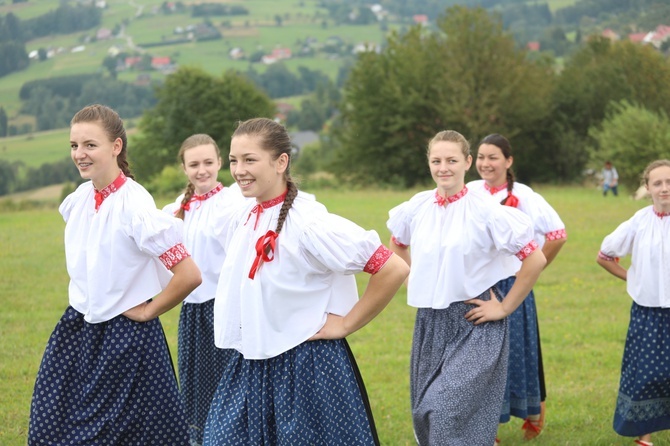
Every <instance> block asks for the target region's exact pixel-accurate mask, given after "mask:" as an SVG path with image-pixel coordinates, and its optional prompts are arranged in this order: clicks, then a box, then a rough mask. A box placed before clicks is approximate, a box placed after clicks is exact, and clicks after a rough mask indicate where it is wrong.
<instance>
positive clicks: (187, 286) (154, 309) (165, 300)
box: [145, 257, 202, 320]
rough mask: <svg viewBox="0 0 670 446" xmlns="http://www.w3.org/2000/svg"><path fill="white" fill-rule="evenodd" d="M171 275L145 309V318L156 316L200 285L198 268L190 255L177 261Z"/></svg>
mask: <svg viewBox="0 0 670 446" xmlns="http://www.w3.org/2000/svg"><path fill="white" fill-rule="evenodd" d="M171 271H172V273H173V276H172V279H170V282H168V284H167V286H166V287H165V289H163V291H161V292H160V293H159V294H158V295H156V296H155V297H154V298H153V300H152V301H151V302H149V304H147V307H146V309H145V314H146V316H147V320H150V319H153V318H156V317H158V316H160V315H161V314H163V313H165V312H167V311H169V310H171V309H172V308H174V307H175V306H177V305H178V304H179V303H180V302H181V301H183V300H184V299H185V298H186V296H188V295H189V294H190V293H191V292H192V291H193V290H194V289H195V288H197V287H198V285H200V283H201V282H202V278H201V276H200V270H199V269H198V267H197V266H196V264H195V262H194V261H193V259H192V258H191V257H187V258H186V259H184V260H182V261H181V262H179V263H177V264H176V265H175V266H173V267H172V269H171Z"/></svg>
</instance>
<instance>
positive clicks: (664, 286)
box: [599, 206, 670, 308]
mask: <svg viewBox="0 0 670 446" xmlns="http://www.w3.org/2000/svg"><path fill="white" fill-rule="evenodd" d="M628 254H630V255H631V265H630V268H628V275H627V279H626V289H627V291H628V294H629V295H630V296H631V297H632V298H633V300H634V301H635V302H636V303H637V304H638V305H642V306H644V307H660V308H670V216H667V215H666V216H659V215H657V214H656V213H655V212H654V208H653V206H647V207H645V208H643V209H640V210H639V211H637V212H636V213H635V215H633V217H631V218H630V220H628V221H625V222H623V223H621V224H620V225H619V227H618V228H616V229H615V230H614V232H612V233H611V234H610V235H608V236H607V237H605V239H604V240H603V242H602V245H601V247H600V254H599V255H600V256H601V257H602V258H605V259H607V260H614V259H615V258H616V257H623V256H626V255H628Z"/></svg>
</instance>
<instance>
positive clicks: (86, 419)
mask: <svg viewBox="0 0 670 446" xmlns="http://www.w3.org/2000/svg"><path fill="white" fill-rule="evenodd" d="M28 444H29V445H30V446H33V445H78V446H83V445H90V446H93V445H95V446H106V445H124V446H147V445H151V446H165V445H178V446H181V445H184V446H186V445H188V430H187V426H186V419H185V416H184V408H183V405H182V402H181V398H180V396H179V390H178V389H177V380H176V378H175V373H174V368H173V367H172V361H171V359H170V354H169V351H168V347H167V343H166V341H165V335H164V333H163V328H162V326H161V323H160V321H159V319H158V318H156V319H153V320H151V321H149V322H144V323H140V322H134V321H131V320H130V319H128V318H126V317H125V316H117V317H115V318H114V319H112V320H110V321H107V322H101V323H99V324H89V323H88V322H86V321H84V316H83V315H82V314H81V313H79V312H77V311H76V310H75V309H74V308H72V307H68V308H67V310H66V311H65V313H64V314H63V316H62V317H61V319H60V321H59V322H58V324H57V325H56V328H55V329H54V331H53V333H52V334H51V337H50V339H49V342H48V344H47V347H46V350H45V352H44V356H43V358H42V363H41V365H40V369H39V372H38V373H37V380H36V382H35V390H34V392H33V398H32V403H31V406H30V428H29V432H28Z"/></svg>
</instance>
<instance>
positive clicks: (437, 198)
mask: <svg viewBox="0 0 670 446" xmlns="http://www.w3.org/2000/svg"><path fill="white" fill-rule="evenodd" d="M467 193H468V187H467V186H463V189H461V190H460V192H458V193H457V194H454V195H452V196H450V197H447V198H444V197H443V196H442V195H440V194H439V193H438V191H437V189H435V203H436V204H437V205H438V206H446V205H447V204H451V203H453V202H454V201H458V200H460V199H461V198H463V197H464V196H465V194H467Z"/></svg>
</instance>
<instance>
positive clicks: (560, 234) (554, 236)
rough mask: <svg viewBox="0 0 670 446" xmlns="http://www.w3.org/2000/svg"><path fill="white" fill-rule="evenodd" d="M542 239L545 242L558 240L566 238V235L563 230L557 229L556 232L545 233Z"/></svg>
mask: <svg viewBox="0 0 670 446" xmlns="http://www.w3.org/2000/svg"><path fill="white" fill-rule="evenodd" d="M544 237H545V238H546V239H547V240H560V239H563V238H567V237H568V234H567V233H566V232H565V228H563V229H558V230H556V231H551V232H547V233H546V234H544Z"/></svg>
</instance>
